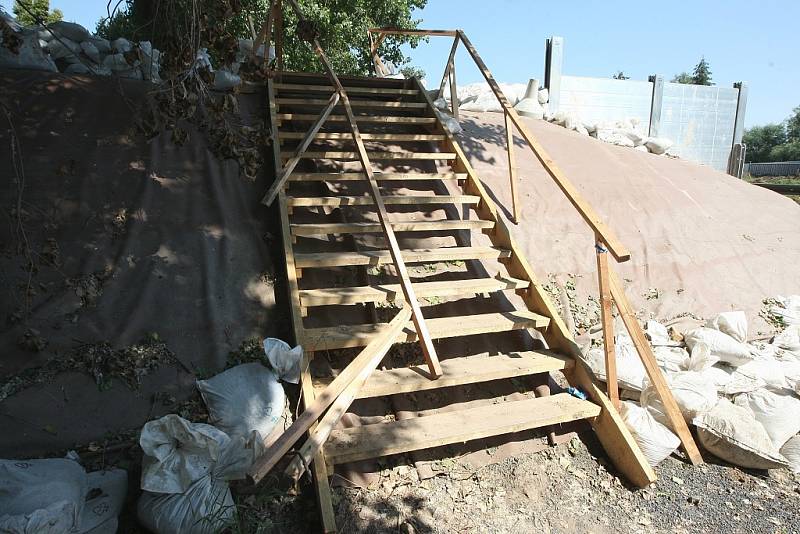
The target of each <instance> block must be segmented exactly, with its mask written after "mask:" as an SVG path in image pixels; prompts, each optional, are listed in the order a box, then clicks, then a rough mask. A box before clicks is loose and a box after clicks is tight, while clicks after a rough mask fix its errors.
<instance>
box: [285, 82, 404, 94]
mask: <svg viewBox="0 0 800 534" xmlns="http://www.w3.org/2000/svg"><path fill="white" fill-rule="evenodd" d="M273 87H274V88H275V89H277V90H278V91H294V92H304V93H332V92H333V91H334V87H333V86H332V85H307V84H298V83H276V84H273ZM344 90H345V92H346V93H347V94H348V95H358V94H363V95H418V94H419V91H418V90H416V89H395V88H393V87H352V86H346V87H345V88H344Z"/></svg>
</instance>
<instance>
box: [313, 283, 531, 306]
mask: <svg viewBox="0 0 800 534" xmlns="http://www.w3.org/2000/svg"><path fill="white" fill-rule="evenodd" d="M529 285H530V282H528V281H527V280H519V279H517V278H510V277H500V278H473V279H467V280H446V281H437V282H419V283H416V284H414V292H415V293H416V294H417V297H419V298H428V297H466V296H473V295H480V294H482V293H494V292H496V291H506V290H511V289H525V288H526V287H528V286H529ZM403 301H405V298H404V297H403V290H402V288H401V287H400V285H399V284H379V285H374V286H356V287H329V288H323V289H304V290H301V291H300V304H301V305H303V306H306V307H311V306H333V305H337V304H361V303H365V302H394V303H399V302H403ZM421 304H424V302H423V303H421Z"/></svg>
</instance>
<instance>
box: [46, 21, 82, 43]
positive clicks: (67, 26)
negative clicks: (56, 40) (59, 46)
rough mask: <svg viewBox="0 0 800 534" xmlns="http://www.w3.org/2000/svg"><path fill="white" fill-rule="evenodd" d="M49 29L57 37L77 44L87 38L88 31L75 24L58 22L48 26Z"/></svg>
mask: <svg viewBox="0 0 800 534" xmlns="http://www.w3.org/2000/svg"><path fill="white" fill-rule="evenodd" d="M50 29H51V30H53V32H54V33H55V34H56V35H58V36H59V37H62V38H64V37H66V38H67V39H70V40H72V41H75V42H77V43H79V42H81V41H85V40H86V39H88V38H89V30H87V29H86V28H84V27H83V26H81V25H80V24H77V23H75V22H66V21H63V20H59V21H58V22H54V23H52V24H50Z"/></svg>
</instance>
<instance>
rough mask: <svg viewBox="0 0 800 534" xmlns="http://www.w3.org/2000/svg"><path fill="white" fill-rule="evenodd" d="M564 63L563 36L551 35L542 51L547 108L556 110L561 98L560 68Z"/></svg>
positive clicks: (552, 110) (551, 111)
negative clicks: (548, 98) (547, 95)
mask: <svg viewBox="0 0 800 534" xmlns="http://www.w3.org/2000/svg"><path fill="white" fill-rule="evenodd" d="M563 64H564V38H563V37H557V36H555V35H554V36H553V37H550V38H549V39H547V41H546V42H545V51H544V86H545V87H547V91H548V93H549V96H550V100H549V104H548V108H547V109H548V110H549V111H550V113H555V112H556V111H558V105H559V102H560V100H561V68H562V67H563Z"/></svg>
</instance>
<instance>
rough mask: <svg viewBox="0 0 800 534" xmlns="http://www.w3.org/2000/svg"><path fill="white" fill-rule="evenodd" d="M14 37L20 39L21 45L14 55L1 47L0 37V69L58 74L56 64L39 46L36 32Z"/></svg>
mask: <svg viewBox="0 0 800 534" xmlns="http://www.w3.org/2000/svg"><path fill="white" fill-rule="evenodd" d="M16 36H17V37H19V38H20V39H21V43H20V46H19V49H18V51H17V53H16V54H15V53H14V52H12V51H11V50H9V49H8V48H6V47H5V46H2V41H3V39H2V36H1V35H0V67H3V68H9V69H33V70H44V71H49V72H58V68H56V64H55V63H54V62H53V60H52V59H51V58H50V57H49V56H48V55H47V52H45V51H44V50H43V49H42V47H41V46H40V44H39V36H38V34H37V33H36V32H22V33H18V34H16Z"/></svg>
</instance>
